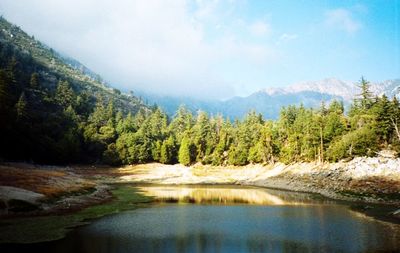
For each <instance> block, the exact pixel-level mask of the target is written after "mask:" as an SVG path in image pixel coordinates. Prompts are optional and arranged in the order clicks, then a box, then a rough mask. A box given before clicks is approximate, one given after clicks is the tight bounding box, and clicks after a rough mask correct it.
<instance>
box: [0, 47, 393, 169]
mask: <svg viewBox="0 0 400 253" xmlns="http://www.w3.org/2000/svg"><path fill="white" fill-rule="evenodd" d="M3 49H4V48H3ZM1 52H2V56H1V57H2V62H1V66H0V67H1V68H0V115H1V123H0V135H1V136H0V138H1V140H2V141H1V147H0V152H1V153H0V154H1V158H2V159H3V160H5V161H7V160H11V161H26V162H35V163H55V164H66V163H104V164H111V165H120V164H135V163H149V162H160V163H165V164H174V163H181V164H184V165H190V164H193V163H197V162H200V163H203V164H212V165H246V164H248V163H273V162H277V161H281V162H284V163H291V162H299V161H315V160H318V161H332V162H334V161H338V160H341V159H345V158H352V157H355V156H375V155H376V154H377V152H378V151H379V150H381V149H391V150H395V151H400V134H399V123H400V105H399V102H398V100H397V99H396V98H395V97H394V98H393V99H389V98H387V97H386V96H380V97H378V96H373V94H372V93H371V91H370V90H369V86H368V81H366V80H365V79H364V78H361V80H360V82H359V83H358V87H359V90H360V95H359V96H358V97H357V98H356V99H355V100H354V101H353V103H352V105H351V107H350V108H349V109H348V111H347V112H346V111H345V109H344V106H343V103H341V102H340V101H333V102H331V103H329V104H325V103H324V102H323V101H322V102H321V106H320V108H318V109H311V108H305V107H303V106H302V105H300V106H288V107H284V108H282V110H281V112H280V117H279V118H278V119H277V120H275V121H272V120H265V119H263V117H262V116H261V115H260V114H257V113H256V112H255V111H251V112H249V113H248V114H247V115H246V117H245V118H244V119H242V120H239V119H235V120H233V121H231V120H230V119H224V118H223V116H221V115H215V116H210V115H208V114H207V113H206V112H203V111H198V112H197V114H195V115H193V114H192V113H191V112H190V111H189V110H187V109H186V108H185V107H184V106H181V107H180V108H179V110H178V111H177V112H176V114H175V116H174V117H173V118H169V117H168V116H167V114H166V113H164V112H163V111H162V110H161V109H160V108H158V107H157V106H153V107H152V108H151V109H150V110H146V109H143V108H141V109H140V110H139V111H138V112H137V113H133V112H123V111H122V110H121V109H118V108H116V107H115V105H114V101H113V100H112V99H107V98H105V97H102V96H96V97H94V96H93V95H92V94H90V93H88V92H84V91H83V92H80V91H77V90H74V88H73V86H71V84H70V83H69V82H68V81H67V80H61V79H60V80H57V83H56V85H55V88H54V89H53V90H50V89H48V88H46V87H44V86H42V84H41V80H42V79H43V77H42V76H41V75H40V74H38V72H36V71H35V69H34V68H32V66H33V65H32V64H28V63H29V58H28V59H24V58H21V57H20V56H19V55H17V54H12V53H11V54H10V52H8V56H7V55H6V50H2V51H1Z"/></svg>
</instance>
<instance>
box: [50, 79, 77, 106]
mask: <svg viewBox="0 0 400 253" xmlns="http://www.w3.org/2000/svg"><path fill="white" fill-rule="evenodd" d="M55 100H56V101H57V103H58V104H60V105H61V106H63V107H64V108H67V107H68V106H70V105H72V106H74V104H75V101H76V96H75V93H74V91H73V90H72V88H71V86H70V85H69V82H68V81H59V82H58V85H57V90H56V94H55Z"/></svg>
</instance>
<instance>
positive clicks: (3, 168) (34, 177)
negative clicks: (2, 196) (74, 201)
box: [0, 164, 95, 197]
mask: <svg viewBox="0 0 400 253" xmlns="http://www.w3.org/2000/svg"><path fill="white" fill-rule="evenodd" d="M17 166H18V167H17ZM0 185H4V186H13V187H19V188H23V189H26V190H30V191H34V192H38V193H42V194H44V195H46V196H47V197H57V196H60V195H64V194H69V193H74V192H79V191H83V190H87V189H89V188H92V187H94V186H95V183H94V182H92V181H91V180H88V179H84V178H82V177H81V176H79V175H77V174H75V173H71V172H69V171H67V170H66V169H59V168H57V169H56V170H53V169H46V168H38V167H35V166H29V165H25V166H21V165H20V164H17V165H12V164H11V165H0Z"/></svg>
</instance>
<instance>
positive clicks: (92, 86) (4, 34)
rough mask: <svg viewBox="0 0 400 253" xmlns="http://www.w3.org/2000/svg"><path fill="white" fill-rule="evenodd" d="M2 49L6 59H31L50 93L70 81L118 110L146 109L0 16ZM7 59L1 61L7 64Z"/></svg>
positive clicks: (79, 64) (31, 63) (77, 62)
mask: <svg viewBox="0 0 400 253" xmlns="http://www.w3.org/2000/svg"><path fill="white" fill-rule="evenodd" d="M0 50H2V53H3V56H7V55H10V54H14V53H15V52H16V53H17V54H18V55H19V57H21V58H26V59H29V61H30V62H29V64H26V65H27V66H28V65H30V66H28V67H29V68H31V70H32V71H35V72H37V73H38V74H39V76H40V79H41V83H42V85H43V86H44V87H45V88H46V89H48V90H49V91H54V90H55V89H56V87H57V83H58V81H59V80H67V81H68V82H70V84H71V85H72V87H73V89H74V90H75V91H76V92H78V93H81V92H87V93H88V94H91V95H92V96H93V97H98V96H101V97H103V98H105V99H106V100H111V99H112V100H113V101H114V103H115V106H116V107H117V109H118V110H122V111H124V112H132V113H136V112H137V111H138V110H139V109H140V108H143V109H146V110H147V106H146V105H144V104H143V102H142V101H141V100H140V99H138V98H137V97H134V96H131V95H128V94H124V93H121V92H120V91H119V90H118V89H115V88H112V87H110V86H109V85H108V84H107V83H105V82H104V81H103V80H102V79H101V77H100V75H98V74H96V73H94V72H93V71H91V70H90V69H89V68H87V67H86V66H84V65H83V64H81V63H80V62H79V61H77V60H75V59H72V58H70V57H67V56H63V55H61V54H60V53H58V52H56V51H55V50H53V49H52V48H50V47H49V46H47V45H45V44H43V43H42V42H40V41H38V40H36V39H35V38H34V37H33V36H29V35H28V34H27V33H25V32H24V31H23V30H22V29H20V28H19V27H18V26H16V25H13V24H11V23H9V22H8V21H7V20H6V19H4V18H2V17H0ZM4 58H5V57H2V59H1V60H2V61H4ZM4 64H5V63H4V62H3V65H4ZM0 66H1V65H0ZM2 67H6V66H2Z"/></svg>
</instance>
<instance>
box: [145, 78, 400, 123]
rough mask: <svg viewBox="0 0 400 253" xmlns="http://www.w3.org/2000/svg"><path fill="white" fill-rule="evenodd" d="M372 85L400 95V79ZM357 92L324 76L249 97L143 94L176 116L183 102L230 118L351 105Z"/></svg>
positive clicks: (271, 116) (353, 85)
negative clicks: (250, 113) (332, 104)
mask: <svg viewBox="0 0 400 253" xmlns="http://www.w3.org/2000/svg"><path fill="white" fill-rule="evenodd" d="M370 85H371V91H372V92H373V93H374V94H375V95H378V96H381V95H383V94H385V95H387V96H388V97H393V96H397V97H399V96H400V79H389V80H385V81H381V82H371V83H370ZM358 93H359V88H358V87H357V82H352V81H342V80H340V79H337V78H325V79H322V80H317V81H305V82H298V83H294V84H292V85H289V86H287V87H269V88H265V89H261V90H259V91H256V92H254V93H252V94H250V95H249V96H245V97H240V96H235V97H232V98H230V99H227V100H223V101H221V100H208V101H206V100H201V99H195V98H188V97H173V96H158V95H154V94H149V93H140V94H141V96H143V98H144V99H146V100H147V101H148V103H150V104H151V103H157V105H159V106H160V107H161V108H163V109H164V110H165V111H166V112H167V113H168V114H169V115H173V114H174V112H175V111H176V109H177V108H178V107H179V105H180V104H184V105H185V106H187V107H188V109H190V110H191V111H192V112H196V111H198V110H203V111H206V112H208V113H210V114H212V115H216V114H222V115H224V116H225V117H228V118H231V119H234V118H242V117H243V116H245V115H246V113H247V112H248V111H250V110H255V111H257V112H259V113H261V114H262V115H263V116H264V117H266V118H268V119H276V118H277V117H278V116H279V111H280V109H281V107H283V106H288V105H300V104H302V105H304V106H306V107H313V108H315V107H319V106H320V104H321V102H322V101H324V102H326V103H329V102H331V101H332V100H339V101H342V102H343V103H344V104H345V105H348V104H349V103H350V102H351V101H352V100H353V99H354V98H355V97H356V96H357V95H358Z"/></svg>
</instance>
